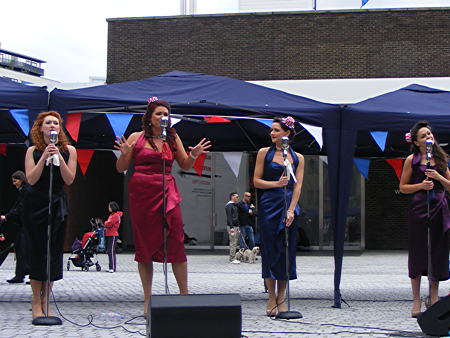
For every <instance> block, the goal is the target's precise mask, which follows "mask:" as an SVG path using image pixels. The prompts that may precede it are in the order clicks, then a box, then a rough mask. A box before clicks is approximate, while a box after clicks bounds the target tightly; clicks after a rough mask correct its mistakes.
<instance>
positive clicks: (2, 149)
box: [0, 143, 6, 156]
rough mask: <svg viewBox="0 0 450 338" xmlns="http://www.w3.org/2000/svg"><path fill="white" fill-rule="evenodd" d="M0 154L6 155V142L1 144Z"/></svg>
mask: <svg viewBox="0 0 450 338" xmlns="http://www.w3.org/2000/svg"><path fill="white" fill-rule="evenodd" d="M0 155H5V156H6V144H5V143H1V144H0Z"/></svg>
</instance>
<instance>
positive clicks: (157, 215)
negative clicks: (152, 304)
mask: <svg viewBox="0 0 450 338" xmlns="http://www.w3.org/2000/svg"><path fill="white" fill-rule="evenodd" d="M145 144H146V139H145V137H144V134H141V135H140V136H139V138H138V139H137V141H136V144H135V146H134V149H133V161H134V173H133V175H132V177H131V179H130V182H129V185H128V198H129V208H130V216H131V223H132V228H133V235H134V244H135V249H136V252H135V260H136V261H137V262H141V263H150V262H164V240H163V210H162V207H163V193H162V186H163V176H162V170H163V161H162V159H163V156H164V158H165V160H166V171H165V174H166V196H167V204H166V212H167V223H168V224H167V227H168V228H167V230H168V231H167V261H168V262H185V261H186V254H185V251H184V232H183V219H182V217H181V207H180V202H181V197H180V193H179V192H178V188H177V185H176V182H175V179H174V177H173V176H172V174H171V169H172V163H173V161H174V155H173V152H172V150H171V149H170V147H169V145H168V143H163V151H162V152H158V151H155V150H154V149H152V148H147V147H145Z"/></svg>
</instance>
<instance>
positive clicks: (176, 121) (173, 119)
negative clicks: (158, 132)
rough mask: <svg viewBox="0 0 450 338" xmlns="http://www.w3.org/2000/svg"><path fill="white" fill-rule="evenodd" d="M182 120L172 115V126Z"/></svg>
mask: <svg viewBox="0 0 450 338" xmlns="http://www.w3.org/2000/svg"><path fill="white" fill-rule="evenodd" d="M180 121H181V119H177V118H176V117H171V118H170V126H171V127H173V126H174V125H176V124H177V123H178V122H180Z"/></svg>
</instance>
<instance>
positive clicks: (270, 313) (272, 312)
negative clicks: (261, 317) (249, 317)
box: [266, 307, 277, 317]
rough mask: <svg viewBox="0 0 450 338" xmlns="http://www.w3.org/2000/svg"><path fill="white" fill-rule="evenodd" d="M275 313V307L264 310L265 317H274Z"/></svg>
mask: <svg viewBox="0 0 450 338" xmlns="http://www.w3.org/2000/svg"><path fill="white" fill-rule="evenodd" d="M276 315H277V308H276V307H275V308H274V309H267V310H266V316H267V317H275V316H276Z"/></svg>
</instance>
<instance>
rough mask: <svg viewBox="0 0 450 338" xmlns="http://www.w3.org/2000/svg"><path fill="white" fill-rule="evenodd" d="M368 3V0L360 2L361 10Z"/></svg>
mask: <svg viewBox="0 0 450 338" xmlns="http://www.w3.org/2000/svg"><path fill="white" fill-rule="evenodd" d="M368 2H369V0H361V8H363V7H364V5H365V4H366V3H368Z"/></svg>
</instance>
